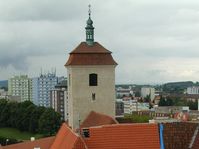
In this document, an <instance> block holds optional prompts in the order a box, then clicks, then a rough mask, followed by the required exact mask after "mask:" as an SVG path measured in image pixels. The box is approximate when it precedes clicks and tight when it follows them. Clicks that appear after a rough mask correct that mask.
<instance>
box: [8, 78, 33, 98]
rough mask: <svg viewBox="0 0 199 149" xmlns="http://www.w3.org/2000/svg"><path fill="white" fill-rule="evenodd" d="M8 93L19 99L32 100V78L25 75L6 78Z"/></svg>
mask: <svg viewBox="0 0 199 149" xmlns="http://www.w3.org/2000/svg"><path fill="white" fill-rule="evenodd" d="M8 94H9V95H11V96H16V97H19V98H20V101H21V102H22V101H26V100H30V101H32V79H31V78H28V76H27V75H20V76H14V77H12V78H10V79H9V80H8Z"/></svg>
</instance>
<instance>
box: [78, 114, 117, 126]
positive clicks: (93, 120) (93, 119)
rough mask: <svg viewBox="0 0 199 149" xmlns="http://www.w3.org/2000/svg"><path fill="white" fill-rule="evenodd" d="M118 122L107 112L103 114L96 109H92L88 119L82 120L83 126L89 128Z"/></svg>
mask: <svg viewBox="0 0 199 149" xmlns="http://www.w3.org/2000/svg"><path fill="white" fill-rule="evenodd" d="M117 123H118V122H117V121H116V120H115V119H114V118H112V117H110V116H108V115H105V114H101V113H98V112H95V111H91V112H90V113H89V115H88V116H87V117H86V119H85V120H84V121H83V122H82V124H81V126H80V127H81V128H89V127H93V126H101V125H109V124H117Z"/></svg>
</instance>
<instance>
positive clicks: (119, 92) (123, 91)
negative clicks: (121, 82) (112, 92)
mask: <svg viewBox="0 0 199 149" xmlns="http://www.w3.org/2000/svg"><path fill="white" fill-rule="evenodd" d="M129 95H130V96H133V89H132V87H131V86H129V88H122V87H118V88H116V97H117V98H121V97H124V96H129Z"/></svg>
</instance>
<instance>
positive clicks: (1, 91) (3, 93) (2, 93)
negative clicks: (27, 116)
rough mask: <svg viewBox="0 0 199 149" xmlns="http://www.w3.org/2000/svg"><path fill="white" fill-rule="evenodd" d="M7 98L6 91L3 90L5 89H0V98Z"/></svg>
mask: <svg viewBox="0 0 199 149" xmlns="http://www.w3.org/2000/svg"><path fill="white" fill-rule="evenodd" d="M7 98H8V92H7V91H5V89H0V99H7Z"/></svg>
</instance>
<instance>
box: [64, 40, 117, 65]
mask: <svg viewBox="0 0 199 149" xmlns="http://www.w3.org/2000/svg"><path fill="white" fill-rule="evenodd" d="M69 65H117V63H116V62H115V61H114V59H113V57H112V55H111V52H110V51H109V50H107V49H105V48H104V47H103V46H102V45H100V44H99V43H98V42H94V44H93V45H88V44H87V43H86V42H81V43H80V44H79V45H78V46H77V47H76V48H75V49H74V50H73V51H72V52H71V53H70V57H69V59H68V61H67V62H66V64H65V66H69Z"/></svg>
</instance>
